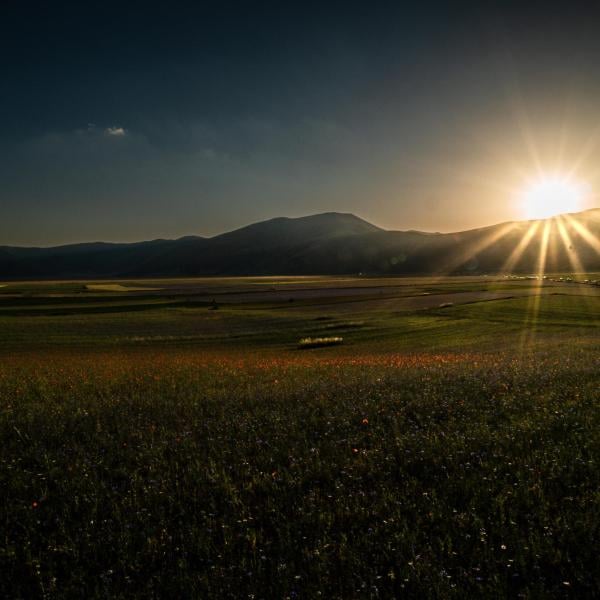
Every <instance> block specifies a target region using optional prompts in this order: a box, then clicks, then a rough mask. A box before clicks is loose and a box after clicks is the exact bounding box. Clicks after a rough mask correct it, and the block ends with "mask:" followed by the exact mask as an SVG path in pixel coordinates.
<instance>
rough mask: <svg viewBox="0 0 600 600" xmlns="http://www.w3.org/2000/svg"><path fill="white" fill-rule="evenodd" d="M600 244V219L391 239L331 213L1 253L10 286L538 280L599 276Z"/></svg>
mask: <svg viewBox="0 0 600 600" xmlns="http://www.w3.org/2000/svg"><path fill="white" fill-rule="evenodd" d="M599 240H600V209H592V210H588V211H584V212H580V213H576V214H573V215H566V216H564V217H554V218H552V219H547V220H542V221H539V222H534V221H519V222H514V223H503V224H499V225H493V226H490V227H484V228H481V229H473V230H468V231H462V232H457V233H446V234H442V233H425V232H420V231H387V230H384V229H381V228H379V227H376V226H375V225H372V224H371V223H368V222H367V221H364V220H363V219H360V218H359V217H356V216H354V215H352V214H346V213H324V214H318V215H312V216H308V217H300V218H285V217H280V218H275V219H270V220H268V221H263V222H260V223H255V224H252V225H248V226H246V227H242V228H241V229H237V230H235V231H231V232H228V233H224V234H221V235H217V236H215V237H212V238H202V237H195V236H188V237H184V238H180V239H177V240H153V241H146V242H138V243H129V244H114V243H101V242H95V243H89V244H73V245H67V246H57V247H53V248H22V247H10V246H0V278H3V279H20V278H97V277H99V278H102V277H150V276H194V275H198V276H208V275H316V274H348V273H363V274H390V275H391V274H451V273H473V274H477V273H494V272H520V273H536V272H538V271H539V268H540V257H541V256H542V257H543V256H545V263H546V267H545V268H546V271H550V272H552V271H573V270H586V271H594V270H600V241H599ZM546 242H547V243H546ZM544 248H547V251H546V252H544V251H543V249H544Z"/></svg>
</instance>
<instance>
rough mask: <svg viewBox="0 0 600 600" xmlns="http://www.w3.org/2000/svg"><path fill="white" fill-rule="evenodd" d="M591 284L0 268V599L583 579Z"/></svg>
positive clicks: (595, 592)
mask: <svg viewBox="0 0 600 600" xmlns="http://www.w3.org/2000/svg"><path fill="white" fill-rule="evenodd" d="M594 278H595V276H591V275H584V274H582V275H581V276H579V277H574V278H573V279H574V281H566V280H564V279H563V280H561V278H560V277H559V276H558V275H557V276H555V277H548V278H547V279H533V278H531V279H526V278H501V277H492V276H490V277H487V276H486V277H475V276H473V277H452V278H450V277H448V278H417V277H411V278H379V279H378V278H368V277H358V276H357V277H338V278H327V277H278V278H277V277H272V278H228V279H218V278H214V279H171V280H131V281H125V280H121V281H45V282H9V281H6V282H4V281H3V282H0V443H1V445H0V489H1V490H2V494H0V523H1V528H0V532H1V538H0V596H1V597H6V598H96V597H98V598H131V597H134V598H135V597H139V598H148V597H156V598H236V599H237V598H249V599H250V598H253V599H259V598H282V599H285V598H290V599H301V598H310V599H312V598H336V599H337V598H339V599H347V598H393V597H401V598H402V597H406V598H482V597H485V598H505V597H515V598H546V597H558V598H589V597H600V570H599V569H598V558H597V557H598V549H599V548H600V488H599V485H598V483H599V482H600V392H599V383H600V375H599V373H600V369H599V368H600V287H598V286H596V285H593V284H591V283H584V281H586V280H587V281H588V282H589V281H591V280H593V279H594ZM301 340H310V342H306V343H300V342H301Z"/></svg>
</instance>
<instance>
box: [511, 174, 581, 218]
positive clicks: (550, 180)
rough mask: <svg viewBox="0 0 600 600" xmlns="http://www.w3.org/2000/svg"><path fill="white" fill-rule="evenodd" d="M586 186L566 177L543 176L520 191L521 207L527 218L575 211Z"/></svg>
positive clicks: (579, 207)
mask: <svg viewBox="0 0 600 600" xmlns="http://www.w3.org/2000/svg"><path fill="white" fill-rule="evenodd" d="M586 191H587V190H586V186H585V185H584V184H583V183H581V182H578V181H573V180H571V179H569V178H568V177H561V176H550V175H548V176H545V177H542V178H541V179H537V180H536V181H533V182H532V183H530V184H529V185H528V186H526V187H525V189H524V190H523V191H522V192H521V194H520V195H519V196H520V203H521V209H522V211H523V214H524V216H525V218H527V219H547V218H549V217H554V216H556V215H559V214H562V213H572V212H577V211H578V210H580V209H581V205H582V202H583V200H584V198H585V196H586Z"/></svg>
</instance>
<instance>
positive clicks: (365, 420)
mask: <svg viewBox="0 0 600 600" xmlns="http://www.w3.org/2000/svg"><path fill="white" fill-rule="evenodd" d="M362 424H363V425H368V424H369V419H367V417H365V418H364V419H363V420H362Z"/></svg>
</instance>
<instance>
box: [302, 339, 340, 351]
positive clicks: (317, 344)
mask: <svg viewBox="0 0 600 600" xmlns="http://www.w3.org/2000/svg"><path fill="white" fill-rule="evenodd" d="M343 342H344V338H342V337H314V338H311V337H308V338H302V339H301V340H300V341H299V342H298V348H300V349H301V350H302V349H305V348H324V347H325V346H339V345H340V344H342V343H343Z"/></svg>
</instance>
